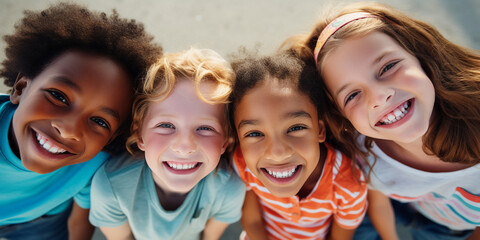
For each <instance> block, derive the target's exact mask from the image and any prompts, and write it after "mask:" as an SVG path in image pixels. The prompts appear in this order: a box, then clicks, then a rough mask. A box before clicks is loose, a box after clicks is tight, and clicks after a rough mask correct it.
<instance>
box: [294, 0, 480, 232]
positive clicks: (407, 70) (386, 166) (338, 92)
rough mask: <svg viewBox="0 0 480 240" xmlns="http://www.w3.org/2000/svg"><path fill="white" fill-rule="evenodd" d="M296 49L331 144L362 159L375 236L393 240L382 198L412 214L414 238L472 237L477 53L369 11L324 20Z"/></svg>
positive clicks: (479, 115) (415, 24)
mask: <svg viewBox="0 0 480 240" xmlns="http://www.w3.org/2000/svg"><path fill="white" fill-rule="evenodd" d="M294 48H295V49H296V50H297V52H298V53H299V54H300V55H301V56H302V58H303V59H304V60H305V61H306V62H307V63H308V64H311V65H314V66H316V67H317V70H318V71H319V72H320V74H321V76H322V79H323V83H324V85H325V87H324V88H321V89H319V91H322V90H325V92H326V94H327V95H328V96H329V101H328V104H329V106H330V107H329V108H330V113H331V114H329V115H327V122H328V123H330V125H331V126H332V131H333V132H334V135H335V137H336V138H337V139H339V141H340V142H343V143H344V145H349V146H350V147H351V148H352V149H354V148H358V152H359V153H360V154H361V155H363V156H364V158H366V162H365V164H364V166H365V167H364V169H365V172H369V173H371V174H370V179H369V181H370V186H371V189H372V191H369V201H370V204H369V216H370V218H371V221H372V222H373V224H374V225H375V227H376V229H377V230H378V232H379V234H380V236H381V237H382V238H384V239H396V238H397V234H396V231H395V225H394V220H393V219H394V218H393V214H394V212H393V211H392V208H391V205H390V201H389V200H388V197H390V198H393V199H396V200H398V201H401V202H408V203H410V205H405V204H403V205H402V204H399V203H398V202H396V201H394V203H395V206H397V207H396V208H395V212H397V213H401V212H403V213H405V212H406V211H411V212H413V213H414V214H416V215H414V214H410V216H407V217H408V218H410V219H407V220H406V221H407V223H406V225H408V228H409V230H411V231H412V233H413V235H414V237H415V238H418V239H440V238H441V239H464V238H465V237H467V236H469V235H470V234H471V236H470V238H471V239H478V237H479V236H480V230H479V227H478V226H479V225H480V211H479V209H480V187H479V184H478V181H479V179H480V178H479V176H480V165H478V163H479V162H480V56H479V54H478V51H475V50H469V49H466V48H463V47H460V46H457V45H455V44H453V43H451V42H450V41H448V40H446V39H445V38H444V37H443V36H442V35H441V34H440V33H439V32H438V31H437V30H435V28H434V27H432V26H431V25H429V24H427V23H424V22H422V21H419V20H415V19H412V18H410V17H408V16H406V15H405V14H403V13H401V12H399V11H397V10H395V9H393V8H391V7H388V6H385V5H381V4H376V3H360V4H354V5H351V6H348V7H346V8H345V9H344V10H342V11H340V12H335V13H334V14H333V15H332V16H328V17H325V18H323V19H322V20H321V21H319V22H318V24H317V25H316V26H315V28H314V30H313V31H312V33H311V34H310V35H309V36H308V37H307V38H306V39H304V40H302V41H300V42H299V44H298V45H294ZM355 142H358V143H359V144H351V143H355ZM403 215H405V214H402V216H403ZM395 216H396V217H397V218H396V219H397V221H398V222H400V221H404V220H405V219H400V218H399V217H400V214H396V215H395ZM472 230H474V231H473V234H472Z"/></svg>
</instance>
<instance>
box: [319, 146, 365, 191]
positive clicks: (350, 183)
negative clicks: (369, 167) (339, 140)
mask: <svg viewBox="0 0 480 240" xmlns="http://www.w3.org/2000/svg"><path fill="white" fill-rule="evenodd" d="M326 147H327V151H328V153H327V159H326V160H325V166H328V168H330V169H326V170H331V171H332V174H333V184H334V185H336V186H337V187H340V188H347V189H349V190H351V191H355V192H363V191H366V187H367V186H366V182H365V177H364V175H363V172H362V171H361V170H360V168H359V167H358V165H357V164H356V163H355V162H354V161H352V159H350V158H349V157H347V156H346V155H345V154H343V153H342V152H341V151H339V150H338V149H335V148H333V147H331V146H330V145H328V144H326Z"/></svg>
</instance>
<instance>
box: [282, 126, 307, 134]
mask: <svg viewBox="0 0 480 240" xmlns="http://www.w3.org/2000/svg"><path fill="white" fill-rule="evenodd" d="M303 129H307V127H305V126H302V125H296V126H293V127H290V128H289V129H288V130H287V133H289V132H294V131H300V130H303Z"/></svg>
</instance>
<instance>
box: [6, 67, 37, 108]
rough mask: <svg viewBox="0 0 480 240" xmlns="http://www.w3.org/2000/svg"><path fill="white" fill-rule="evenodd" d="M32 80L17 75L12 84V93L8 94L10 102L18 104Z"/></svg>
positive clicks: (20, 74)
mask: <svg viewBox="0 0 480 240" xmlns="http://www.w3.org/2000/svg"><path fill="white" fill-rule="evenodd" d="M31 81H32V80H30V79H29V78H27V77H25V76H23V75H22V73H18V75H17V79H16V80H15V83H14V84H13V88H12V92H11V93H10V102H12V103H13V104H19V103H20V99H21V96H22V94H23V93H24V92H25V90H26V88H27V86H28V85H29V84H30V82H31Z"/></svg>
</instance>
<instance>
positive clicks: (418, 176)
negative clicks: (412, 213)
mask: <svg viewBox="0 0 480 240" xmlns="http://www.w3.org/2000/svg"><path fill="white" fill-rule="evenodd" d="M363 139H364V137H363V136H362V137H360V138H359V141H358V142H359V143H360V142H361V143H362V144H361V146H363ZM372 151H373V152H374V153H375V154H376V155H377V161H376V163H375V166H374V167H373V171H372V173H371V174H370V180H369V188H371V189H375V190H378V191H380V192H382V193H383V194H385V195H387V196H389V197H391V198H393V199H396V200H399V201H401V202H411V203H412V205H413V206H414V207H415V208H416V209H417V210H418V211H419V212H421V213H422V214H423V215H424V216H426V217H428V218H429V219H431V220H432V221H435V222H437V223H439V224H442V225H444V226H447V227H449V228H450V229H453V230H468V229H474V228H475V227H476V226H480V164H477V165H474V166H472V167H469V168H466V169H462V170H458V171H453V172H426V171H422V170H418V169H415V168H412V167H409V166H407V165H404V164H402V163H400V162H398V161H396V160H395V159H393V158H391V157H389V156H388V155H387V154H385V153H384V152H383V151H382V150H381V149H380V148H379V147H378V146H377V145H376V144H375V143H373V147H372ZM374 159H375V158H374V157H373V156H369V158H368V161H369V162H370V164H373V161H374ZM364 171H365V172H366V173H368V166H366V165H365V166H364Z"/></svg>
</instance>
